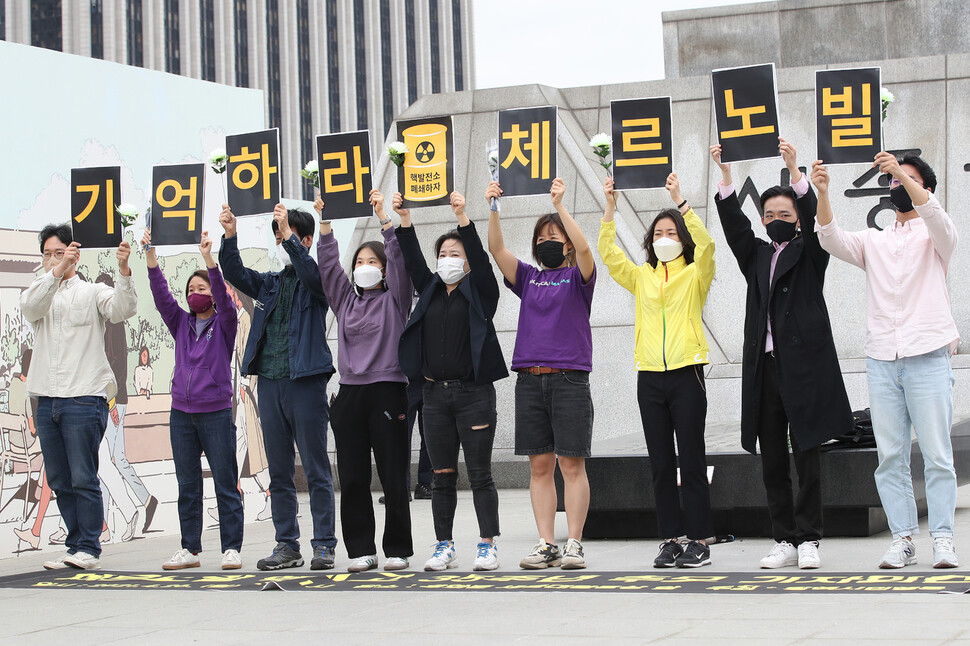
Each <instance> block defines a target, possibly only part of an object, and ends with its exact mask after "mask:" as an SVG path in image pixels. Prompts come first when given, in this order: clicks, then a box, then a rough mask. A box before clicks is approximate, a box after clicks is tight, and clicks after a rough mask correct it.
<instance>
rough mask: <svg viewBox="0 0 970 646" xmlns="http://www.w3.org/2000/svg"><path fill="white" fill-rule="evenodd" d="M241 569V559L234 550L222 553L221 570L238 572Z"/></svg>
mask: <svg viewBox="0 0 970 646" xmlns="http://www.w3.org/2000/svg"><path fill="white" fill-rule="evenodd" d="M241 567H242V557H241V556H239V552H237V551H236V550H226V551H225V552H223V553H222V569H223V570H238V569H239V568H241Z"/></svg>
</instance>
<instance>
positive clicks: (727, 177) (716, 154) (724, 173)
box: [711, 144, 734, 186]
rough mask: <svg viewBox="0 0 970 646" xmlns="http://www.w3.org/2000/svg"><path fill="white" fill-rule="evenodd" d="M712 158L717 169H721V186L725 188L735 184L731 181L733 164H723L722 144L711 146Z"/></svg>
mask: <svg viewBox="0 0 970 646" xmlns="http://www.w3.org/2000/svg"><path fill="white" fill-rule="evenodd" d="M711 158H712V159H713V160H714V163H715V164H717V167H718V168H720V169H721V184H723V185H724V186H729V185H731V184H733V183H734V182H733V180H732V179H731V164H724V163H721V144H714V145H713V146H711Z"/></svg>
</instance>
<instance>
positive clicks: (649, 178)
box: [610, 96, 674, 191]
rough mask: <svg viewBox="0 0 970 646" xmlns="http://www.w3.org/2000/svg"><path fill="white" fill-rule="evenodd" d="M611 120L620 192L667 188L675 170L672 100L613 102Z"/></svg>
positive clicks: (667, 98)
mask: <svg viewBox="0 0 970 646" xmlns="http://www.w3.org/2000/svg"><path fill="white" fill-rule="evenodd" d="M610 121H611V124H612V136H613V180H614V182H615V188H616V190H618V191H623V190H627V189H636V188H663V187H664V186H666V184H667V176H668V175H670V173H671V172H673V167H674V166H673V164H674V158H673V141H672V139H673V136H672V133H671V124H670V97H669V96H664V97H658V98H652V99H626V100H622V101H610Z"/></svg>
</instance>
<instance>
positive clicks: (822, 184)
mask: <svg viewBox="0 0 970 646" xmlns="http://www.w3.org/2000/svg"><path fill="white" fill-rule="evenodd" d="M812 184H814V185H815V189H816V190H817V191H818V192H819V195H821V194H823V193H825V194H828V192H829V172H828V170H826V168H825V166H823V165H822V160H821V159H816V160H815V161H814V162H812Z"/></svg>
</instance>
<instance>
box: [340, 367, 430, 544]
mask: <svg viewBox="0 0 970 646" xmlns="http://www.w3.org/2000/svg"><path fill="white" fill-rule="evenodd" d="M407 410H408V400H407V395H406V393H405V384H402V383H396V382H390V381H381V382H378V383H374V384H364V385H360V386H349V385H344V384H341V386H340V391H339V392H338V393H337V397H336V398H335V399H334V400H333V404H332V405H331V406H330V424H331V426H332V427H333V438H334V443H335V444H336V448H337V475H338V476H339V477H340V523H341V525H342V526H343V535H344V542H345V543H346V544H347V555H348V556H349V557H350V558H352V559H354V558H357V557H360V556H367V555H369V554H376V553H377V547H376V546H375V544H374V531H375V524H374V502H373V497H372V496H371V493H370V481H371V461H370V455H371V451H372V450H373V452H374V462H375V463H376V465H377V475H378V477H379V478H380V480H381V486H382V487H383V489H384V503H385V504H384V541H383V548H384V555H385V556H388V557H390V556H402V557H408V556H411V555H412V554H414V547H413V544H412V540H411V509H410V503H409V501H408V485H407V471H408V463H409V461H410V446H409V445H408V427H407Z"/></svg>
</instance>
